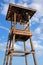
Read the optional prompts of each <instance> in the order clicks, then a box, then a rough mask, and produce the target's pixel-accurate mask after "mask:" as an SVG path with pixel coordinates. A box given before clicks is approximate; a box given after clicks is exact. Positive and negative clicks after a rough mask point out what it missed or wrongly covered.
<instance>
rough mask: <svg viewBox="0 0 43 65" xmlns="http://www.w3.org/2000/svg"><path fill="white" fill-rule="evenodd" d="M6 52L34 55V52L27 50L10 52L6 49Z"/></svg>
mask: <svg viewBox="0 0 43 65" xmlns="http://www.w3.org/2000/svg"><path fill="white" fill-rule="evenodd" d="M7 51H8V52H10V53H25V54H32V53H34V50H28V51H25V50H24V51H22V50H10V49H8V50H7Z"/></svg>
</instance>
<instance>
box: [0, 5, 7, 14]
mask: <svg viewBox="0 0 43 65" xmlns="http://www.w3.org/2000/svg"><path fill="white" fill-rule="evenodd" d="M2 7H3V9H2V11H1V14H3V15H6V14H7V10H8V4H3V6H2Z"/></svg>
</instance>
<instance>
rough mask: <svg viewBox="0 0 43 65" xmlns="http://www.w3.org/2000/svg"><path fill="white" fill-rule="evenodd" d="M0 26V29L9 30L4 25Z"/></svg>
mask: <svg viewBox="0 0 43 65" xmlns="http://www.w3.org/2000/svg"><path fill="white" fill-rule="evenodd" d="M0 28H1V29H5V30H7V31H9V29H8V28H6V27H4V26H0ZM9 32H10V31H9Z"/></svg>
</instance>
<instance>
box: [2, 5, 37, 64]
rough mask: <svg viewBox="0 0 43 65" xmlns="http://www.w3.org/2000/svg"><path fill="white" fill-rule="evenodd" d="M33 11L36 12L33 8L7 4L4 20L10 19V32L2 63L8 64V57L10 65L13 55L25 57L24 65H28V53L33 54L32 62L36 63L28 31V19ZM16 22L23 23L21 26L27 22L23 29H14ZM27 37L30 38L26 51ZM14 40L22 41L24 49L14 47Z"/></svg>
mask: <svg viewBox="0 0 43 65" xmlns="http://www.w3.org/2000/svg"><path fill="white" fill-rule="evenodd" d="M35 12H36V10H35V9H31V8H25V7H22V6H17V5H14V4H10V5H9V8H8V12H7V16H6V20H8V21H9V22H10V21H11V28H10V33H9V36H8V41H7V47H6V53H5V58H4V63H3V65H8V61H9V58H10V61H9V65H12V57H13V56H20V57H22V56H23V57H25V62H26V65H28V62H27V56H28V54H32V55H33V59H34V64H35V65H37V62H36V56H35V50H34V47H33V44H32V39H31V37H32V32H30V26H29V23H30V22H29V20H30V19H31V17H32V16H33V15H34V13H35ZM17 23H20V25H23V26H24V25H25V24H27V26H25V28H24V29H23V30H19V29H16V24H17ZM28 39H29V40H30V45H31V50H28V51H27V50H26V41H27V40H28ZM15 41H21V42H22V41H23V42H24V51H23V50H15V49H14V44H15Z"/></svg>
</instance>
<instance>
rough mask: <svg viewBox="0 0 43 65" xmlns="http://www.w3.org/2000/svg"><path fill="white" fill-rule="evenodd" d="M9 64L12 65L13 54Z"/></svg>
mask: <svg viewBox="0 0 43 65" xmlns="http://www.w3.org/2000/svg"><path fill="white" fill-rule="evenodd" d="M9 65H12V56H10V64H9Z"/></svg>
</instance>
